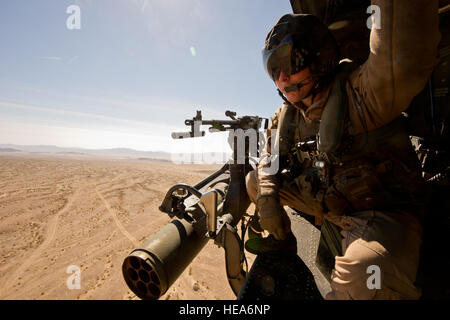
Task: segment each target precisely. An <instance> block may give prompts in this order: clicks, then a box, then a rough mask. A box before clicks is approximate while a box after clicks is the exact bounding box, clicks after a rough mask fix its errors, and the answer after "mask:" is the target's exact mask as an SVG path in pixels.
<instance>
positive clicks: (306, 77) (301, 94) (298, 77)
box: [275, 68, 314, 103]
mask: <svg viewBox="0 0 450 320" xmlns="http://www.w3.org/2000/svg"><path fill="white" fill-rule="evenodd" d="M297 83H301V84H302V85H303V86H302V87H301V88H300V90H295V91H290V92H286V90H285V89H286V87H289V86H290V85H292V84H297ZM275 84H276V85H277V87H278V89H280V91H281V92H282V93H283V94H284V96H285V97H286V99H288V101H289V102H291V103H295V102H300V101H301V100H302V99H304V98H306V96H307V95H308V93H309V92H310V91H311V89H312V87H313V86H314V81H313V79H312V78H311V72H310V70H309V68H306V69H303V70H302V71H300V72H298V73H295V74H291V75H287V74H285V73H284V72H283V71H281V72H280V76H279V77H278V79H277V80H275Z"/></svg>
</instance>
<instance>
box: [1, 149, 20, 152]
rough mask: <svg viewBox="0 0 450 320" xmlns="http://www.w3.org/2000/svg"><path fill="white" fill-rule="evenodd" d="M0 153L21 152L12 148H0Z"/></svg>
mask: <svg viewBox="0 0 450 320" xmlns="http://www.w3.org/2000/svg"><path fill="white" fill-rule="evenodd" d="M0 152H22V150H17V149H13V148H0Z"/></svg>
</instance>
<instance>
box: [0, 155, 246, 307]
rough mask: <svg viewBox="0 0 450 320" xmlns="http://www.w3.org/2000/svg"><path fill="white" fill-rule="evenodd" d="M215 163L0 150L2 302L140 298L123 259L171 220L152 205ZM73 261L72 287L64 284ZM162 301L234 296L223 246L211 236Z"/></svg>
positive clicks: (194, 179) (0, 283) (210, 168)
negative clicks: (77, 277) (76, 284)
mask: <svg viewBox="0 0 450 320" xmlns="http://www.w3.org/2000/svg"><path fill="white" fill-rule="evenodd" d="M220 166H221V165H199V164H183V165H176V164H173V163H170V162H156V161H139V160H107V159H96V158H93V157H88V156H81V155H59V156H54V155H45V154H31V153H28V154H27V153H8V152H5V153H3V154H1V155H0V299H138V298H137V297H136V296H135V294H134V293H133V292H131V290H129V289H128V287H127V285H126V283H125V281H124V280H123V277H122V269H121V267H122V262H123V259H124V258H125V257H126V256H127V255H128V253H130V251H131V250H132V249H134V248H135V247H137V246H138V245H139V244H140V243H141V242H142V241H144V240H145V239H147V238H149V237H150V236H151V235H152V234H154V233H155V232H157V231H158V230H159V229H161V228H162V227H163V226H164V225H165V224H167V223H168V222H170V218H169V217H168V216H167V215H166V214H163V213H161V212H160V211H159V210H158V206H159V205H160V204H161V201H162V199H163V196H164V195H165V192H166V191H167V189H168V188H169V187H170V186H172V185H173V184H175V183H187V184H195V183H196V182H198V181H200V180H201V179H203V178H204V177H206V176H207V175H208V174H210V173H212V172H214V171H215V170H216V169H217V168H219V167H220ZM249 260H250V263H251V261H252V259H251V257H250V258H249ZM72 265H75V266H77V267H79V268H80V270H81V281H80V289H69V288H68V286H67V280H68V278H69V276H70V275H71V274H70V273H67V271H68V267H69V266H72ZM161 299H193V300H197V299H235V296H234V294H233V292H232V290H231V289H230V287H229V285H228V282H227V280H226V276H225V262H224V255H223V249H221V248H218V247H217V246H216V245H214V243H213V242H212V241H210V242H209V243H208V244H207V245H206V247H205V248H204V249H203V250H202V251H201V252H200V254H199V255H198V256H197V257H196V258H195V259H194V261H193V262H192V263H191V265H190V266H189V267H188V268H187V269H186V270H185V272H184V273H183V274H182V275H181V276H180V278H179V279H178V280H177V281H176V283H175V284H174V285H173V286H172V287H171V288H170V289H169V290H168V291H167V293H166V294H165V295H164V296H162V297H161Z"/></svg>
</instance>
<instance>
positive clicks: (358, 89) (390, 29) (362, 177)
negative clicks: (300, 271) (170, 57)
mask: <svg viewBox="0 0 450 320" xmlns="http://www.w3.org/2000/svg"><path fill="white" fill-rule="evenodd" d="M372 4H373V5H377V6H379V7H380V9H381V28H380V29H372V31H371V36H370V55H369V58H368V60H367V61H366V62H365V63H364V64H363V65H361V66H359V67H357V68H356V69H353V71H351V72H349V73H347V74H345V76H341V77H340V79H336V80H335V81H334V83H333V84H332V85H331V87H330V88H328V90H327V94H326V95H325V98H323V99H322V100H321V101H318V102H316V103H314V104H313V105H312V106H311V107H309V108H308V109H305V107H304V106H302V105H301V103H298V104H296V105H295V107H296V110H295V116H294V117H291V118H290V119H288V120H286V121H291V122H294V123H295V124H296V128H297V130H296V134H295V138H296V141H297V142H298V141H301V142H302V141H303V142H306V141H307V140H308V139H309V138H310V137H314V136H316V137H317V136H318V134H319V133H320V130H319V128H320V123H321V120H322V116H323V113H324V108H325V106H327V103H329V100H330V99H331V98H330V97H332V92H333V90H335V91H336V90H337V89H336V88H337V86H338V85H341V88H340V89H339V90H341V91H342V92H344V94H343V96H345V106H346V108H345V110H346V114H345V119H344V120H345V121H344V123H345V126H344V130H343V133H342V135H341V137H340V145H339V148H338V150H334V151H333V152H328V153H327V152H322V153H316V156H318V157H319V158H320V159H322V160H323V159H325V160H326V163H327V167H328V169H327V170H328V173H327V182H326V183H322V184H321V185H320V184H319V185H320V186H319V188H314V187H311V182H310V180H309V178H308V177H310V176H309V175H308V174H307V172H309V171H310V169H314V168H313V167H312V163H314V160H315V159H316V158H314V156H311V155H310V156H308V155H306V154H304V153H303V154H302V153H299V157H300V159H299V160H300V162H301V163H302V169H301V172H300V174H299V175H298V176H297V177H296V178H295V179H294V180H293V181H288V180H287V179H284V178H283V175H282V173H281V172H278V173H277V174H272V175H271V174H267V173H265V172H264V171H263V168H264V167H265V166H267V165H268V162H267V161H260V163H259V165H258V168H257V170H256V171H255V172H251V173H250V174H249V175H248V176H247V181H246V183H247V191H248V194H249V196H250V199H251V200H252V201H253V202H255V203H256V200H257V196H273V197H279V199H280V202H281V204H282V205H288V206H291V207H294V208H296V209H298V210H300V211H302V212H304V213H307V214H311V215H314V216H316V221H317V222H318V223H320V221H321V220H322V219H327V220H328V221H330V222H332V223H334V224H336V225H337V226H339V227H340V228H342V232H341V234H342V236H343V241H342V252H343V256H337V257H336V260H335V266H334V270H333V272H332V275H331V288H332V292H331V293H329V294H328V296H327V297H326V298H327V299H418V298H419V297H420V290H419V289H418V288H417V287H415V286H414V281H415V279H416V273H417V268H418V262H419V252H420V245H421V241H422V225H421V220H422V218H423V215H424V212H425V204H426V189H425V188H424V185H423V181H422V179H421V177H420V174H419V170H418V165H417V158H416V156H415V153H414V150H413V148H412V146H411V144H410V142H409V138H408V135H407V133H406V130H405V127H404V123H403V122H402V119H401V117H400V116H401V113H402V112H403V111H405V110H406V109H407V108H408V106H409V105H410V103H411V101H412V99H413V98H414V96H415V95H417V94H418V93H419V92H420V91H421V90H422V88H423V87H424V86H425V84H426V82H427V80H428V78H429V76H430V74H431V72H432V70H433V67H434V66H435V64H436V63H437V46H438V43H439V40H440V34H439V31H438V1H435V0H432V1H431V0H418V1H409V0H393V1H388V0H378V1H372ZM286 107H287V106H286V104H284V105H283V106H281V107H280V108H279V109H278V111H277V112H276V113H275V115H274V117H273V118H272V125H271V128H270V129H272V130H273V129H277V128H278V126H279V125H280V124H279V116H280V112H281V111H282V108H286ZM268 137H270V131H269V133H268ZM320 138H323V136H322V137H319V140H320ZM269 140H270V139H269ZM270 152H271V150H270V141H267V143H266V150H265V154H264V155H263V156H262V160H264V159H266V158H268V157H270ZM319 158H317V159H319ZM313 189H314V190H313ZM371 265H376V266H378V267H379V268H380V271H381V279H382V284H381V289H377V290H371V289H369V288H368V286H367V279H368V277H369V274H368V273H367V268H368V267H369V266H371Z"/></svg>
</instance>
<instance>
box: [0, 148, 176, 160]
mask: <svg viewBox="0 0 450 320" xmlns="http://www.w3.org/2000/svg"><path fill="white" fill-rule="evenodd" d="M0 148H4V149H13V148H14V149H19V150H18V151H26V152H36V153H56V154H78V155H80V154H83V155H94V156H105V157H115V158H116V157H119V158H133V159H134V158H152V159H162V160H170V153H168V152H162V151H138V150H133V149H127V148H113V149H83V148H62V147H57V146H52V145H36V146H33V145H31V146H30V145H24V146H22V145H13V144H0Z"/></svg>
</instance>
